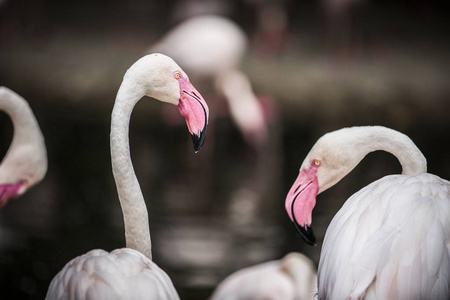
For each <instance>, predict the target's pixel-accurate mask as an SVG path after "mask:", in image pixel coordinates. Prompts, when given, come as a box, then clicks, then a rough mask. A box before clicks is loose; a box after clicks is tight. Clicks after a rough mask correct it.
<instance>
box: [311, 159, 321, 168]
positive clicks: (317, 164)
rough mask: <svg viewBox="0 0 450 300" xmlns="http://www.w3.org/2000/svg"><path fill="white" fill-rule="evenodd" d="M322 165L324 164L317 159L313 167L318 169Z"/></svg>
mask: <svg viewBox="0 0 450 300" xmlns="http://www.w3.org/2000/svg"><path fill="white" fill-rule="evenodd" d="M321 164H322V162H321V161H320V160H317V159H315V160H314V161H313V165H315V166H316V167H318V166H320V165H321Z"/></svg>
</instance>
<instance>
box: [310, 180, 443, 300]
mask: <svg viewBox="0 0 450 300" xmlns="http://www.w3.org/2000/svg"><path fill="white" fill-rule="evenodd" d="M449 217H450V182H448V181H446V180H443V179H441V178H439V177H438V176H435V175H432V174H426V173H425V174H418V175H415V176H406V175H390V176H386V177H383V178H382V179H380V180H377V181H375V182H373V183H371V184H370V185H368V186H366V187H364V188H363V189H361V190H360V191H359V192H357V193H355V194H354V195H353V196H351V197H350V198H349V199H348V200H347V201H346V202H345V204H344V206H343V207H342V208H341V209H340V210H339V212H338V213H337V214H336V215H335V217H334V218H333V220H332V222H331V223H330V225H329V227H328V230H327V232H326V235H325V239H324V243H323V246H322V253H321V257H320V263H319V299H405V300H406V299H449V289H450V260H449V258H450V240H449V238H450V222H449Z"/></svg>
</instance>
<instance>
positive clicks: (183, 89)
mask: <svg viewBox="0 0 450 300" xmlns="http://www.w3.org/2000/svg"><path fill="white" fill-rule="evenodd" d="M173 76H174V78H175V79H176V80H178V83H179V85H180V99H179V102H178V109H179V111H180V113H181V115H182V116H183V117H184V118H185V120H186V124H187V127H188V130H189V132H190V133H191V136H192V142H193V144H194V149H195V152H198V151H199V150H200V149H201V147H202V146H203V144H204V142H205V138H206V127H207V125H208V118H209V109H208V105H207V104H206V102H205V100H204V99H203V97H202V95H200V93H199V92H197V90H196V89H195V88H194V86H193V85H192V84H191V82H190V81H189V78H187V76H186V77H184V76H183V74H182V73H181V72H180V71H175V72H174V73H173Z"/></svg>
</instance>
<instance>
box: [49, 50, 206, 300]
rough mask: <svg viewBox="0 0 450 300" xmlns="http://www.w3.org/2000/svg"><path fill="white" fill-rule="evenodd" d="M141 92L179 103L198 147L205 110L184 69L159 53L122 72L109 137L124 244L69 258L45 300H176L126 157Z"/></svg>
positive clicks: (202, 141)
mask: <svg viewBox="0 0 450 300" xmlns="http://www.w3.org/2000/svg"><path fill="white" fill-rule="evenodd" d="M143 96H149V97H153V98H155V99H157V100H159V101H162V102H167V103H170V104H174V105H178V108H179V110H180V113H181V115H182V116H183V117H184V118H185V119H186V124H187V127H188V130H189V132H190V133H191V135H192V140H193V144H194V149H195V151H199V150H200V148H201V147H202V146H203V143H204V141H205V134H206V127H207V123H208V116H209V110H208V106H207V104H206V102H205V100H204V99H203V98H202V96H201V95H200V94H199V93H198V92H197V90H196V89H195V88H194V87H193V86H192V84H191V83H190V81H189V78H188V76H187V75H186V73H185V72H184V71H183V70H182V69H181V68H180V67H179V66H178V65H177V64H176V63H175V62H174V61H173V60H172V59H171V58H169V57H168V56H165V55H163V54H159V53H154V54H150V55H146V56H144V57H142V58H141V59H139V60H138V61H136V62H135V63H134V64H133V65H132V66H131V67H130V68H129V69H128V71H127V72H126V73H125V76H124V78H123V81H122V84H121V86H120V88H119V91H118V93H117V97H116V101H115V104H114V108H113V111H112V116H111V135H110V139H111V161H112V169H113V175H114V179H115V182H116V186H117V192H118V195H119V201H120V204H121V207H122V211H123V217H124V223H125V238H126V246H127V248H122V249H116V250H114V251H112V252H110V253H108V252H107V251H104V250H101V249H95V250H91V251H89V252H88V253H86V254H84V255H81V256H79V257H76V258H74V259H73V260H71V261H70V262H69V263H67V264H66V265H65V266H64V268H63V269H62V270H61V271H60V272H59V273H58V274H57V275H56V276H55V277H54V278H53V280H52V282H51V283H50V286H49V289H48V292H47V297H46V299H47V300H51V299H158V300H161V299H179V296H178V294H177V291H176V290H175V287H174V286H173V284H172V281H171V280H170V278H169V276H168V275H167V274H166V273H165V272H164V271H163V270H162V269H160V268H159V267H158V266H157V265H156V264H155V263H154V262H153V261H152V255H151V240H150V230H149V226H148V213H147V208H146V206H145V202H144V198H143V195H142V192H141V189H140V186H139V183H138V180H137V178H136V174H135V172H134V169H133V165H132V161H131V157H130V147H129V139H128V131H129V122H130V117H131V112H132V110H133V107H134V105H135V104H136V103H137V102H138V101H139V100H140V99H141V98H142V97H143Z"/></svg>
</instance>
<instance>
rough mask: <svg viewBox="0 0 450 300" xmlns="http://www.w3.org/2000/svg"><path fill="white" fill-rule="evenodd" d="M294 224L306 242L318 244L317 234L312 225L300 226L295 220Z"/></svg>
mask: <svg viewBox="0 0 450 300" xmlns="http://www.w3.org/2000/svg"><path fill="white" fill-rule="evenodd" d="M294 225H295V227H296V228H297V230H298V232H299V233H300V235H301V236H302V238H303V239H304V240H305V242H306V243H308V244H310V245H311V246H316V236H315V235H314V231H313V230H312V228H311V227H310V226H306V225H305V226H299V225H298V224H297V223H296V222H294Z"/></svg>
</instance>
